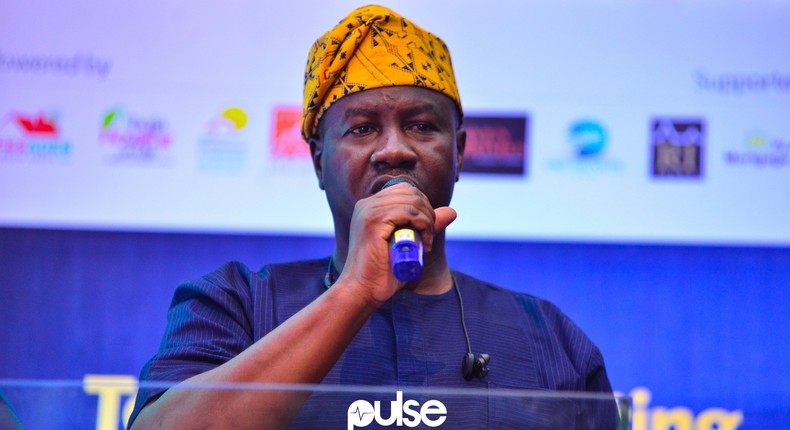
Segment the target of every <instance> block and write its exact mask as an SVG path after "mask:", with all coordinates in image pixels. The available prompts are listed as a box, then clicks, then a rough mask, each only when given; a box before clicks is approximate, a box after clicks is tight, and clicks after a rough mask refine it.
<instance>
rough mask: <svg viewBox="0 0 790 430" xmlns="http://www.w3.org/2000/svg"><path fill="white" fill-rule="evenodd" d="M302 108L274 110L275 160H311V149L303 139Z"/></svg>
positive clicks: (273, 146)
mask: <svg viewBox="0 0 790 430" xmlns="http://www.w3.org/2000/svg"><path fill="white" fill-rule="evenodd" d="M301 121H302V108H299V107H292V106H279V107H276V108H275V109H274V126H273V127H272V130H274V131H273V134H272V146H271V150H272V156H273V157H274V158H275V159H310V147H309V146H308V145H307V142H305V141H304V139H302V131H301V130H302V126H301Z"/></svg>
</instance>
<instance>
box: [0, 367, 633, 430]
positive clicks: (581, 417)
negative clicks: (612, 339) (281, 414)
mask: <svg viewBox="0 0 790 430" xmlns="http://www.w3.org/2000/svg"><path fill="white" fill-rule="evenodd" d="M168 389H169V390H214V391H215V392H216V393H219V395H221V396H226V395H234V394H237V393H239V392H240V390H243V391H245V392H249V393H253V394H254V395H256V396H257V395H260V396H266V395H272V394H273V393H282V392H288V393H289V394H296V395H295V396H294V397H298V398H302V399H304V398H306V399H307V400H306V401H304V403H303V404H302V405H301V407H300V409H299V415H298V416H297V417H296V419H295V420H294V421H293V423H292V424H291V425H290V427H288V428H292V429H349V430H350V429H363V428H364V429H398V428H404V429H406V428H421V429H428V428H442V429H616V430H624V429H629V428H630V412H631V403H630V400H629V398H628V397H626V396H622V395H612V394H593V393H577V392H565V391H563V392H556V391H531V390H520V389H512V388H506V387H499V386H493V385H492V384H489V385H488V388H474V389H458V388H421V387H384V386H342V385H283V384H219V385H216V384H212V385H209V384H186V383H182V384H167V383H138V381H137V380H136V379H135V378H134V377H132V376H126V375H87V376H85V378H84V379H83V380H79V381H61V380H11V379H5V380H3V379H0V429H3V430H4V429H29V430H35V429H97V430H117V429H124V428H126V423H127V420H128V418H129V416H130V414H131V413H132V410H133V408H134V401H135V395H136V393H137V391H138V390H152V391H154V392H161V391H164V390H168ZM300 394H301V395H300ZM300 402H301V401H300ZM210 427H213V426H210ZM220 427H227V426H220ZM135 428H136V427H135ZM230 428H232V427H230ZM261 428H264V427H263V426H262V427H261Z"/></svg>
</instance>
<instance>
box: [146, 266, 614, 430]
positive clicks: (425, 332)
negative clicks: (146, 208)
mask: <svg viewBox="0 0 790 430" xmlns="http://www.w3.org/2000/svg"><path fill="white" fill-rule="evenodd" d="M328 267H329V258H328V257H327V258H324V259H320V260H310V261H301V262H292V263H282V264H273V265H269V266H266V267H264V268H263V269H262V270H261V271H259V272H254V271H252V270H250V269H249V268H248V267H246V266H244V265H242V264H240V263H229V264H226V265H224V266H222V267H221V268H220V269H218V270H217V271H215V272H213V273H210V274H208V275H206V276H204V277H203V278H201V279H198V280H195V281H192V282H188V283H185V284H182V285H181V286H179V287H178V289H177V290H176V292H175V294H174V296H173V302H172V303H171V305H170V310H169V311H168V323H167V330H166V333H165V335H164V338H163V339H162V343H161V346H160V349H159V352H158V353H157V354H156V355H155V356H154V357H153V358H152V359H151V361H149V362H148V364H147V365H146V366H145V368H143V370H142V372H141V374H140V381H141V382H142V383H146V382H163V381H183V380H185V379H187V378H189V377H191V376H194V375H197V374H199V373H203V372H205V371H208V370H210V369H213V368H215V367H217V366H219V365H221V364H222V363H224V362H226V361H228V360H230V359H232V358H233V357H235V356H237V355H238V354H240V353H241V352H242V351H244V350H245V349H247V348H249V347H250V346H251V345H252V344H253V343H254V342H256V341H258V340H259V339H260V338H262V337H264V336H265V335H266V334H268V333H269V332H271V331H272V330H274V329H275V328H276V327H278V326H279V325H281V324H282V323H283V322H285V321H286V320H287V319H288V318H290V317H291V316H293V315H294V314H295V313H297V312H299V311H300V310H301V309H303V308H305V307H306V306H307V305H309V304H310V303H311V302H312V301H313V300H315V299H316V298H317V297H318V296H320V295H321V294H322V293H324V292H325V291H326V287H325V286H324V277H325V275H326V272H327V268H328ZM453 274H454V275H455V278H456V281H457V282H458V288H459V289H460V291H461V293H462V295H463V302H464V311H465V321H466V326H467V328H468V330H469V339H470V342H471V344H472V350H473V352H475V353H487V354H490V355H491V360H492V361H491V373H489V374H488V376H486V378H485V380H483V381H480V380H477V379H473V380H471V381H467V380H465V379H464V377H463V375H462V373H461V361H462V360H461V359H462V357H463V356H464V354H465V353H466V342H465V339H464V333H463V329H462V328H461V317H460V303H459V300H458V297H457V296H456V294H455V292H454V291H453V290H450V291H448V292H446V293H444V294H439V295H420V294H415V293H413V292H410V291H399V292H397V293H396V294H395V296H393V297H392V299H391V300H389V301H388V302H387V303H385V304H384V305H383V306H382V307H381V308H379V309H378V310H377V311H376V312H375V313H374V314H373V315H372V316H371V317H370V318H369V319H368V321H367V322H366V323H365V325H364V326H363V327H362V329H360V331H359V332H358V333H357V334H356V336H355V337H354V340H353V342H352V343H351V345H349V346H348V348H346V351H345V352H344V353H343V355H342V357H341V358H340V359H339V360H338V361H337V363H336V364H335V365H334V367H333V368H332V370H331V371H330V372H329V374H328V375H327V376H326V377H325V378H324V380H323V382H322V383H323V384H333V385H346V386H360V385H375V386H399V387H403V388H404V389H406V388H408V387H429V388H430V387H441V388H473V389H489V390H492V391H491V392H490V395H489V396H484V397H479V396H466V397H464V396H455V397H454V396H446V397H445V396H443V397H441V399H440V400H441V401H442V402H443V403H444V404H445V406H446V407H447V410H448V416H447V422H446V423H445V424H444V425H443V426H442V428H448V429H475V430H477V429H486V428H490V429H502V428H507V429H510V428H513V429H524V428H529V429H573V428H578V429H614V428H615V427H616V409H615V404H614V401H613V400H612V401H600V400H599V401H597V402H592V401H590V402H584V401H580V400H579V399H565V398H562V397H559V398H558V397H557V396H556V394H555V395H549V396H548V397H546V398H512V397H505V396H496V395H495V393H497V392H499V391H498V390H506V389H529V390H551V391H552V392H554V393H556V392H557V391H586V392H598V393H611V386H610V385H609V380H608V378H607V376H606V369H605V367H604V362H603V357H602V356H601V353H600V352H599V350H598V348H597V347H596V346H595V345H594V344H593V343H592V342H591V341H590V339H589V338H588V337H587V336H585V334H584V333H583V332H582V331H581V330H580V329H579V328H578V327H577V326H576V325H575V324H574V323H573V322H571V320H570V319H568V317H567V316H565V315H564V314H563V313H562V312H561V311H560V310H559V309H557V307H556V306H554V305H552V304H551V303H549V302H546V301H544V300H540V299H538V298H536V297H533V296H530V295H527V294H520V293H515V292H512V291H508V290H505V289H502V288H499V287H497V286H494V285H491V284H488V283H485V282H482V281H480V280H477V279H475V278H473V277H471V276H468V275H465V274H463V273H460V272H457V271H453ZM338 275H339V274H338V273H335V276H338ZM163 391H164V388H163V387H161V386H160V387H145V386H144V385H141V387H140V390H139V391H138V394H137V401H136V403H135V410H134V412H133V413H132V417H131V421H133V420H134V419H135V417H137V414H138V413H139V412H140V409H142V407H143V405H145V404H146V403H147V402H148V401H149V400H150V399H152V398H155V397H156V396H158V395H160V394H161V393H162V392H163ZM379 395H380V396H381V398H379V397H377V396H379ZM409 397H411V398H417V397H415V396H414V395H412V394H409ZM360 398H364V399H366V400H368V401H371V402H372V401H376V400H380V401H381V402H382V404H386V405H389V401H391V400H393V398H392V395H391V393H387V394H381V393H379V394H376V393H358V392H356V393H346V394H343V393H337V392H335V393H332V392H328V393H323V394H322V393H316V394H314V395H313V396H312V397H311V399H310V400H309V401H308V402H307V403H306V404H305V405H304V407H303V408H302V411H301V413H300V415H299V417H297V419H296V421H294V423H293V424H292V425H291V426H290V428H291V429H292V430H301V429H315V428H321V429H344V428H347V425H346V423H347V419H348V407H349V405H350V404H351V403H353V401H354V400H356V399H360ZM418 401H419V403H420V404H422V403H424V401H425V400H424V399H421V398H420V399H418Z"/></svg>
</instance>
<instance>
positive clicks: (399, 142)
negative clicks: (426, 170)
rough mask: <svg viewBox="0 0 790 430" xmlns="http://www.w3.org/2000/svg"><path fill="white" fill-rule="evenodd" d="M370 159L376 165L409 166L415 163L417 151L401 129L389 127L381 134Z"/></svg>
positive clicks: (388, 166)
mask: <svg viewBox="0 0 790 430" xmlns="http://www.w3.org/2000/svg"><path fill="white" fill-rule="evenodd" d="M370 161H371V163H373V165H374V166H376V167H383V168H393V167H395V168H411V167H414V165H415V164H416V163H417V153H416V152H415V151H414V147H413V146H412V142H411V141H410V140H409V138H408V136H407V135H406V133H405V132H404V131H403V130H400V129H391V130H387V131H385V132H384V133H382V134H381V137H380V141H379V143H378V145H377V146H376V149H375V150H374V152H373V154H372V155H371V157H370Z"/></svg>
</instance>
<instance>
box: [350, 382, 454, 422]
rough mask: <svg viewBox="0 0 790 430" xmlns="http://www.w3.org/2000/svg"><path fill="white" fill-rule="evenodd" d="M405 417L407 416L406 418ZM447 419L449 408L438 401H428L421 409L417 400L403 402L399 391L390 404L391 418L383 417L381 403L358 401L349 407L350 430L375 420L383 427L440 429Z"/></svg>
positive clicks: (401, 392) (401, 393)
mask: <svg viewBox="0 0 790 430" xmlns="http://www.w3.org/2000/svg"><path fill="white" fill-rule="evenodd" d="M404 415H405V416H404ZM446 419H447V408H446V407H445V406H444V404H443V403H442V402H440V401H438V400H428V401H427V402H425V403H424V404H423V405H422V406H421V407H420V403H419V402H418V401H416V400H413V399H409V400H406V401H405V402H404V401H403V391H397V392H396V394H395V400H394V401H391V402H390V416H389V418H384V417H382V416H381V402H380V401H378V400H377V401H374V402H373V404H372V405H371V404H370V402H368V401H367V400H357V401H355V402H354V403H351V405H350V406H349V407H348V430H353V429H354V428H363V427H367V426H368V425H370V424H371V423H373V421H374V420H375V421H376V423H377V424H379V425H381V426H390V425H393V424H394V425H395V426H396V427H403V426H406V427H417V426H418V425H420V424H424V425H426V426H428V427H439V426H440V425H442V424H443V423H444V421H445V420H446Z"/></svg>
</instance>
